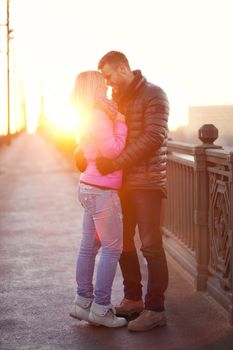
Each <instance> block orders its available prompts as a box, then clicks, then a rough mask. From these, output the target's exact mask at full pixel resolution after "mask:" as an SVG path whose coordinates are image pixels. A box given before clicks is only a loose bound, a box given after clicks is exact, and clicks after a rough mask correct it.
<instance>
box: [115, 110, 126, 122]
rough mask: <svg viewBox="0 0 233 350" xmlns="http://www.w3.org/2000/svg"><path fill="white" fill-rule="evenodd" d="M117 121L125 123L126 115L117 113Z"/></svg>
mask: <svg viewBox="0 0 233 350" xmlns="http://www.w3.org/2000/svg"><path fill="white" fill-rule="evenodd" d="M115 120H121V121H122V122H125V116H124V114H122V113H120V112H117V115H116V117H115Z"/></svg>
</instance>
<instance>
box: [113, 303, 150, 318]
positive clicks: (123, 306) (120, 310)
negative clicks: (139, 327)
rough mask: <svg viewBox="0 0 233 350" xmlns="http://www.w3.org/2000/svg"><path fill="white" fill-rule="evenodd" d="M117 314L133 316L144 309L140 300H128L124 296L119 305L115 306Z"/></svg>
mask: <svg viewBox="0 0 233 350" xmlns="http://www.w3.org/2000/svg"><path fill="white" fill-rule="evenodd" d="M115 309H116V314H117V316H129V317H130V316H133V315H134V314H137V315H138V314H140V313H141V312H142V311H143V309H144V304H143V301H142V300H130V299H126V298H124V299H123V300H122V301H121V303H120V304H119V305H117V306H116V307H115Z"/></svg>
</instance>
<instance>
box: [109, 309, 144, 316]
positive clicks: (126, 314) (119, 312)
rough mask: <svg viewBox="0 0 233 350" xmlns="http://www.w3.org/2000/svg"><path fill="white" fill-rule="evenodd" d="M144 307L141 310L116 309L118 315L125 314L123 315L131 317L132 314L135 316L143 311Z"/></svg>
mask: <svg viewBox="0 0 233 350" xmlns="http://www.w3.org/2000/svg"><path fill="white" fill-rule="evenodd" d="M143 310H144V309H142V310H140V311H138V310H130V311H125V312H124V311H117V309H116V316H119V317H120V316H123V317H125V316H129V317H131V316H135V315H139V314H140V313H141V312H142V311H143Z"/></svg>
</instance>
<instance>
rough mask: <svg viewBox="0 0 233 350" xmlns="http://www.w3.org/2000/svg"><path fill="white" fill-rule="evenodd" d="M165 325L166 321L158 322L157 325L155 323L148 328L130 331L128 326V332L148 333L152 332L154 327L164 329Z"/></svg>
mask: <svg viewBox="0 0 233 350" xmlns="http://www.w3.org/2000/svg"><path fill="white" fill-rule="evenodd" d="M166 324H167V321H166V320H163V321H160V322H158V323H156V324H153V325H151V326H150V327H148V328H146V329H145V328H143V329H142V328H140V329H139V328H138V329H132V328H130V327H129V326H128V331H130V332H146V331H150V330H152V329H153V328H155V327H164V326H166Z"/></svg>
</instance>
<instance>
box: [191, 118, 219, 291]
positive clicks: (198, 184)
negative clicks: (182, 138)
mask: <svg viewBox="0 0 233 350" xmlns="http://www.w3.org/2000/svg"><path fill="white" fill-rule="evenodd" d="M198 132H199V139H200V140H201V141H202V145H198V146H196V147H195V154H194V159H195V166H194V172H195V173H194V224H195V246H196V249H195V251H196V263H197V266H196V273H197V275H196V280H195V284H196V289H197V290H199V291H200V290H205V289H206V284H207V279H208V261H209V230H208V209H209V179H208V172H207V161H206V149H210V148H214V149H216V148H222V147H221V146H216V145H215V144H214V141H215V140H216V139H217V138H218V129H217V128H216V127H215V126H214V125H213V124H205V125H203V126H202V127H201V128H200V129H199V131H198Z"/></svg>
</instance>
